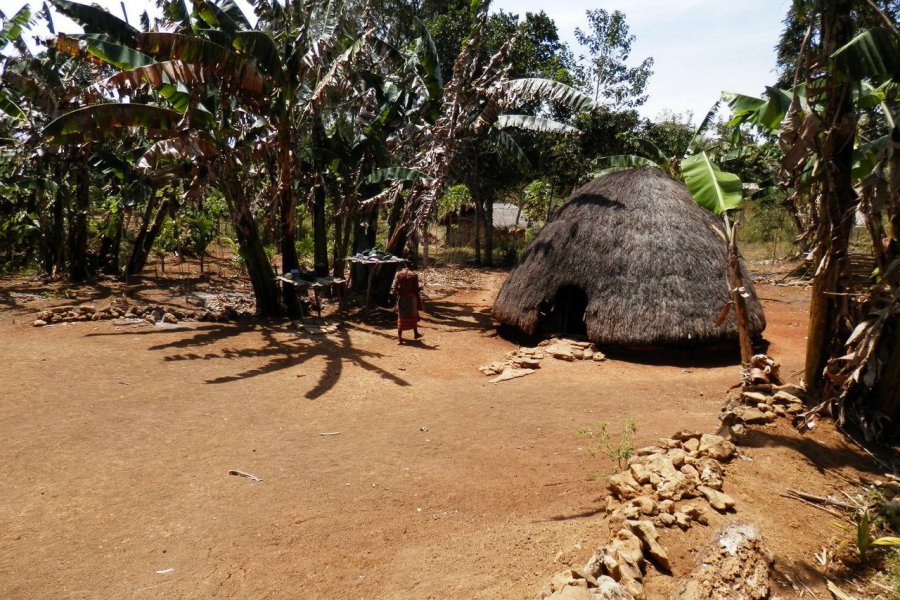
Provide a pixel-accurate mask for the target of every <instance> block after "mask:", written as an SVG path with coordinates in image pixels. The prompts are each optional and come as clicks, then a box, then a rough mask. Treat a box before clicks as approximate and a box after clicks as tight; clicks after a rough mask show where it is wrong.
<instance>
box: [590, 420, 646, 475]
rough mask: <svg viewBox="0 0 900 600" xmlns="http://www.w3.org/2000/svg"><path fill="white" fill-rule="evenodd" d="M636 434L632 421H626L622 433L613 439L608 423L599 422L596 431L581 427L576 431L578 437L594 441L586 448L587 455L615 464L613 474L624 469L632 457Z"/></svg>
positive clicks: (635, 425) (635, 427)
mask: <svg viewBox="0 0 900 600" xmlns="http://www.w3.org/2000/svg"><path fill="white" fill-rule="evenodd" d="M636 432H637V423H636V422H635V420H634V419H626V420H625V423H624V425H623V426H622V433H621V434H619V435H618V436H617V437H618V439H614V437H613V436H612V435H610V433H609V423H606V422H601V423H599V424H598V425H597V429H596V431H595V430H592V429H589V428H586V427H582V428H581V429H579V430H578V435H581V436H584V437H587V438H591V439H592V440H594V441H595V444H594V445H593V446H590V447H588V449H587V451H588V454H590V455H591V456H595V457H596V456H598V455H600V456H605V457H607V458H609V459H610V460H612V461H613V462H615V463H616V467H615V472H616V473H618V472H620V471H622V469H624V468H625V465H626V463H627V462H628V459H629V458H631V457H632V456H634V445H633V443H632V442H633V440H634V434H635V433H636Z"/></svg>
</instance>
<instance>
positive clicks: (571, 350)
mask: <svg viewBox="0 0 900 600" xmlns="http://www.w3.org/2000/svg"><path fill="white" fill-rule="evenodd" d="M547 357H552V358H556V359H558V360H565V361H569V362H571V361H575V360H594V361H597V362H602V361H604V360H606V355H605V354H603V353H602V352H600V351H599V350H597V349H596V348H595V347H594V345H593V344H591V343H590V342H579V341H575V340H567V339H560V338H551V339H549V340H544V341H543V342H541V343H540V344H538V345H537V346H536V347H534V348H528V347H526V346H522V347H520V348H518V349H517V350H513V351H512V352H507V353H506V357H505V358H504V359H503V360H500V361H494V362H490V363H488V364H486V365H482V366H480V367H479V368H478V370H479V371H481V372H482V373H484V374H485V375H487V376H489V377H491V376H493V377H494V378H493V379H491V383H498V382H500V381H506V380H508V379H515V378H516V377H524V376H525V375H531V374H532V373H534V372H535V371H536V370H537V369H539V368H540V366H541V361H542V360H543V359H545V358H547Z"/></svg>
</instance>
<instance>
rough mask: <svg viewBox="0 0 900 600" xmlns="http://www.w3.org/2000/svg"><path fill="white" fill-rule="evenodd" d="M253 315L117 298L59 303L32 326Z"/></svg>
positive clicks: (223, 319)
mask: <svg viewBox="0 0 900 600" xmlns="http://www.w3.org/2000/svg"><path fill="white" fill-rule="evenodd" d="M251 316H252V313H248V312H239V311H236V310H234V309H230V308H228V309H224V310H219V311H211V310H184V309H180V308H175V307H163V306H158V305H147V306H138V305H128V304H127V303H124V302H121V301H114V302H112V303H110V304H109V305H108V306H105V307H103V308H97V307H96V306H93V305H90V304H85V305H81V306H57V307H55V308H51V309H48V310H42V311H41V312H39V313H38V314H37V318H36V319H35V320H34V321H33V322H32V325H33V326H34V327H44V326H46V325H53V324H57V323H72V322H77V321H106V320H114V319H132V320H143V321H146V322H147V323H151V324H156V323H165V324H176V323H178V322H179V321H216V322H227V321H236V320H239V319H244V318H249V317H251Z"/></svg>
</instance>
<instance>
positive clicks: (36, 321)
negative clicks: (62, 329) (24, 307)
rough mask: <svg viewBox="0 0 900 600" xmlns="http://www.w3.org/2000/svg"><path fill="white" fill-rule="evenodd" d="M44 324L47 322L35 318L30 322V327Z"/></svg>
mask: <svg viewBox="0 0 900 600" xmlns="http://www.w3.org/2000/svg"><path fill="white" fill-rule="evenodd" d="M46 324H47V321H45V320H43V319H35V320H34V322H32V324H31V326H32V327H43V326H44V325H46Z"/></svg>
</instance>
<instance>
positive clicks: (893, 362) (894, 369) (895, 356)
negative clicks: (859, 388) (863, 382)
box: [874, 316, 900, 432]
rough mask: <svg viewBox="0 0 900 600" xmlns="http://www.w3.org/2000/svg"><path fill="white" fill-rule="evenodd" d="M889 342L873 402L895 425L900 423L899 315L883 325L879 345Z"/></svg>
mask: <svg viewBox="0 0 900 600" xmlns="http://www.w3.org/2000/svg"><path fill="white" fill-rule="evenodd" d="M888 329H889V330H890V331H888ZM891 340H893V343H891ZM889 343H890V345H891V347H890V350H889V352H890V354H889V358H888V361H887V363H886V364H885V365H884V366H883V367H882V370H881V373H880V377H879V378H878V383H877V384H876V386H875V393H874V396H875V403H874V404H875V408H877V409H878V410H880V411H881V412H883V413H884V414H886V415H887V416H888V417H890V418H891V422H892V423H893V424H894V426H895V427H896V425H897V424H898V423H900V394H898V393H897V390H898V389H900V317H897V316H894V318H893V321H892V322H891V324H890V325H889V326H887V327H885V331H884V332H883V333H882V334H881V339H880V340H879V345H888V344H889ZM895 432H896V429H895Z"/></svg>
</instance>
